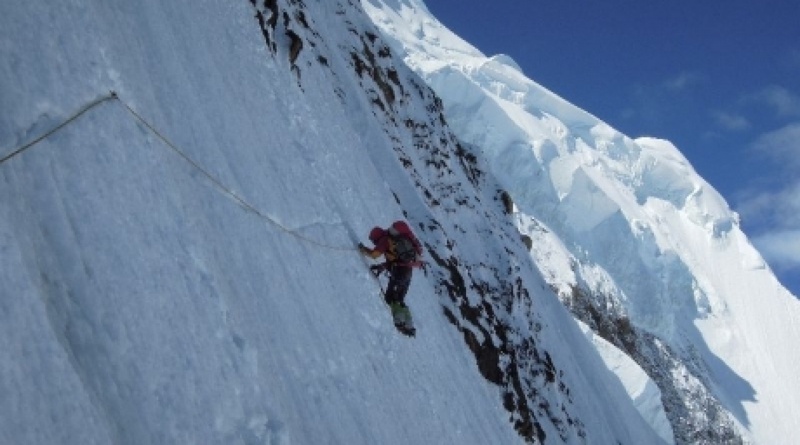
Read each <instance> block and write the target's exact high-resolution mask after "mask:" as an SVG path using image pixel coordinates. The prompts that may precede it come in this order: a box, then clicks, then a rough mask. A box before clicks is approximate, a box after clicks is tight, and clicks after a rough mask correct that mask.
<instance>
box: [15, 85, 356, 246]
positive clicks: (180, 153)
mask: <svg viewBox="0 0 800 445" xmlns="http://www.w3.org/2000/svg"><path fill="white" fill-rule="evenodd" d="M109 100H116V101H117V102H119V103H120V104H121V105H122V106H123V107H124V109H125V110H127V111H128V113H130V115H131V116H133V117H134V118H135V119H136V120H137V121H139V122H140V123H141V124H142V125H144V126H145V127H146V128H147V129H148V130H149V131H150V132H152V133H153V134H154V135H155V136H156V137H157V138H158V139H160V140H161V141H162V142H163V143H164V144H165V145H166V146H167V147H169V148H170V149H171V150H172V151H174V152H175V153H177V154H178V156H180V157H181V158H182V159H183V160H184V161H186V162H187V163H189V165H191V166H192V167H194V168H195V169H196V170H198V171H199V172H200V173H202V174H203V175H204V176H205V177H206V178H207V179H208V180H209V181H211V183H212V184H213V185H214V186H215V187H216V188H217V189H218V190H219V191H221V192H222V193H224V194H226V195H228V196H229V197H230V198H231V199H233V200H234V201H236V203H238V204H239V205H240V206H241V207H242V208H244V209H245V210H248V211H250V212H252V213H253V214H255V215H256V216H258V217H259V218H261V219H263V220H265V221H267V222H269V223H270V224H272V225H274V226H275V227H277V228H278V229H280V230H282V231H284V232H286V233H287V234H289V235H291V236H294V237H295V238H298V239H301V240H303V241H305V242H308V243H311V244H314V245H317V246H319V247H323V248H325V249H331V250H341V251H356V250H358V249H356V248H353V247H337V246H331V245H327V244H324V243H321V242H319V241H317V240H314V239H311V238H308V237H306V236H303V235H302V234H300V233H298V232H296V231H294V230H292V229H289V228H288V227H286V226H284V225H283V224H281V223H279V222H278V221H276V220H275V219H274V218H272V217H270V216H268V215H266V214H265V213H264V212H262V211H261V210H259V209H258V208H256V207H255V206H253V205H252V204H250V203H249V202H247V201H246V200H244V199H243V198H241V197H240V196H239V195H237V194H236V193H235V192H234V191H233V190H231V189H230V188H228V187H226V186H225V184H223V183H222V181H220V180H219V179H217V178H216V176H214V175H212V174H211V173H209V172H208V170H206V169H205V168H203V167H202V166H201V165H200V164H198V163H197V162H195V161H194V159H192V158H191V157H189V155H187V154H186V153H185V152H184V151H183V150H181V149H180V148H178V146H177V145H175V144H174V143H173V142H172V141H171V140H170V139H169V138H167V137H166V136H164V135H163V134H162V133H161V132H160V131H158V129H157V128H156V127H155V126H153V125H152V124H150V122H149V121H148V120H146V119H145V118H143V117H142V116H141V115H140V114H139V113H137V112H136V110H134V109H133V108H132V107H131V106H130V105H128V104H127V103H126V102H125V101H123V100H122V99H121V98H120V97H119V96H118V95H117V93H116V92H115V91H111V92H109V93H108V94H107V95H105V96H102V97H99V98H97V99H95V100H93V101H92V102H89V103H88V104H86V105H85V106H83V108H81V109H80V110H78V111H77V112H75V113H74V114H73V115H72V116H70V117H69V118H67V119H66V120H65V121H64V122H62V123H61V124H59V125H58V126H56V127H55V128H53V129H52V130H50V131H48V132H46V133H44V134H42V135H41V136H39V137H37V138H36V139H34V140H33V141H31V142H28V143H27V144H25V145H23V146H21V147H19V148H18V149H16V150H14V151H12V152H11V153H9V154H8V155H6V156H4V157H3V158H2V159H0V165H2V164H3V163H4V162H6V161H7V160H9V159H11V158H13V157H14V156H16V155H18V154H20V153H22V152H23V151H25V150H27V149H29V148H31V147H33V146H34V145H36V144H38V143H39V142H41V141H43V140H45V139H47V138H48V137H50V136H52V135H53V134H54V133H56V132H57V131H59V130H61V129H62V128H64V127H66V126H67V125H69V124H70V123H71V122H73V121H75V119H77V118H78V117H80V116H81V115H83V114H84V113H86V112H87V111H89V110H91V109H92V108H95V107H96V106H98V105H100V104H101V103H103V102H106V101H109Z"/></svg>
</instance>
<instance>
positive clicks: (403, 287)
mask: <svg viewBox="0 0 800 445" xmlns="http://www.w3.org/2000/svg"><path fill="white" fill-rule="evenodd" d="M388 270H389V285H388V286H387V287H386V303H388V304H392V303H400V304H402V305H403V306H405V302H404V301H403V300H405V298H406V293H407V292H408V286H409V285H410V284H411V275H412V272H413V269H412V268H411V267H410V266H400V265H396V264H394V265H390V266H389V268H388Z"/></svg>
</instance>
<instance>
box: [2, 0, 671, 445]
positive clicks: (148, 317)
mask: <svg viewBox="0 0 800 445" xmlns="http://www.w3.org/2000/svg"><path fill="white" fill-rule="evenodd" d="M304 3H309V4H308V5H304ZM405 4H407V3H401V2H396V3H395V5H394V6H395V7H398V8H400V7H401V6H402V5H405ZM423 11H424V10H423ZM0 42H2V43H0V58H2V60H4V61H5V62H6V63H4V64H3V65H2V67H1V68H0V82H2V85H4V88H3V94H2V95H0V110H2V114H3V116H4V119H2V120H0V147H1V148H0V149H1V150H2V151H0V156H5V155H6V154H7V153H10V152H12V151H13V150H14V149H15V148H17V147H21V146H24V145H25V144H27V143H29V142H30V141H32V140H34V139H35V138H36V137H38V136H39V135H41V134H43V133H44V132H47V131H48V130H50V129H53V128H57V126H58V125H60V124H61V123H62V122H64V121H65V120H66V119H68V118H69V117H70V116H72V115H73V111H76V110H78V109H80V107H81V106H82V105H83V104H86V103H89V102H91V101H93V100H96V99H99V98H103V97H106V95H107V94H108V92H109V91H110V90H114V91H116V92H117V93H118V95H119V100H116V99H108V100H106V101H103V102H102V103H99V105H97V106H96V107H93V108H91V109H90V110H88V111H87V112H86V113H84V114H82V115H81V116H79V117H77V118H76V119H75V120H73V121H71V122H69V123H68V124H67V125H66V126H64V127H63V128H61V129H59V130H58V131H56V132H55V133H53V134H52V135H50V136H48V137H47V138H45V139H43V140H41V141H40V142H39V143H37V144H35V145H33V146H31V147H30V148H29V149H27V150H24V151H23V152H21V153H20V154H18V155H16V156H13V157H11V158H9V159H7V160H6V161H5V162H3V163H2V164H0V281H1V282H2V283H3V285H2V290H0V292H1V293H2V294H1V295H0V306H2V311H0V317H2V318H0V334H2V336H3V338H4V345H6V346H5V347H4V348H2V349H0V393H2V394H3V397H2V400H0V442H3V443H32V444H34V443H36V444H38V443H41V444H50V443H81V444H91V443H98V444H106V443H120V444H128V443H129V444H142V443H219V444H229V443H244V444H256V443H270V444H290V443H301V444H305V443H347V444H376V443H380V444H408V443H465V444H469V443H474V444H487V443H503V444H506V443H508V444H512V443H521V442H523V441H525V440H527V441H530V442H534V441H540V442H547V443H561V442H582V441H589V442H596V443H625V444H640V443H659V438H658V436H657V435H656V434H655V433H654V432H653V430H652V428H650V427H649V426H648V425H647V424H646V423H645V421H644V420H643V418H642V416H641V415H640V414H639V413H638V412H637V411H636V410H635V408H634V406H633V404H632V403H631V401H630V400H629V399H628V397H627V396H626V394H625V391H624V388H623V386H622V385H621V384H620V382H619V381H618V379H616V378H615V377H614V375H613V374H611V373H610V372H608V370H607V369H606V368H605V366H603V364H602V362H601V358H600V356H599V355H598V354H597V353H596V351H595V350H594V349H593V348H592V347H591V345H590V343H589V342H588V341H587V340H586V338H585V337H584V336H583V334H582V333H581V332H580V330H579V329H578V327H577V326H576V325H575V323H574V322H573V320H572V319H571V318H570V316H569V314H568V313H567V312H566V311H565V310H564V308H563V306H562V305H560V303H559V302H558V300H557V299H556V297H555V295H554V294H553V293H552V292H551V291H550V290H549V289H548V288H547V286H546V284H545V283H544V282H543V281H542V280H541V278H540V277H539V276H537V275H536V274H535V273H534V270H533V265H532V263H531V260H530V258H529V257H528V256H527V252H525V251H524V249H523V248H522V247H521V244H520V243H519V237H518V233H517V232H516V228H515V227H514V225H513V223H512V221H511V220H510V218H509V216H508V215H505V214H503V212H502V210H501V206H500V205H499V203H498V202H497V200H496V199H495V198H496V194H497V184H496V183H495V182H494V180H493V179H492V177H491V175H488V174H485V173H484V171H483V168H482V165H480V164H479V161H478V159H477V158H476V156H475V155H474V154H473V153H472V152H471V151H470V150H469V149H468V147H463V146H461V145H460V144H459V143H458V141H456V139H455V138H454V137H453V135H452V133H451V132H450V130H449V128H448V127H446V126H445V124H444V119H443V117H442V116H441V111H442V109H441V103H440V102H439V101H438V99H437V98H436V97H435V96H434V95H433V94H432V92H431V91H430V90H429V89H428V88H427V87H425V85H423V84H422V83H421V81H420V79H419V78H418V77H416V76H415V75H413V73H412V72H411V71H410V70H408V69H407V68H406V67H405V66H403V64H402V62H401V61H400V60H399V59H396V58H394V57H393V56H392V52H391V50H390V49H389V48H388V47H387V46H386V45H385V43H384V42H383V40H382V39H381V38H379V36H378V32H377V30H376V29H374V27H373V25H372V24H371V21H370V20H369V19H368V18H367V17H366V16H365V15H364V13H363V11H362V10H361V9H360V8H359V7H357V6H355V5H353V4H351V3H350V2H345V1H341V2H340V1H324V2H295V1H280V0H279V1H270V2H256V1H252V2H247V1H244V0H241V1H238V2H218V1H191V2H189V1H170V2H163V1H155V0H143V1H138V2H130V1H118V0H112V1H109V0H97V1H83V2H66V3H52V2H47V1H40V0H32V1H27V2H19V3H17V4H15V5H14V6H11V5H8V6H5V7H4V11H3V14H2V15H1V16H0ZM498 63H504V64H506V65H508V64H509V63H510V62H508V61H507V60H503V59H500V60H499V61H498ZM8 86H13V88H11V87H8ZM128 107H130V108H128ZM134 112H135V113H136V114H134ZM140 117H141V119H140ZM403 217H406V218H407V219H408V220H409V221H411V222H412V223H413V226H414V228H415V230H417V231H418V235H419V236H420V238H421V239H422V240H423V242H424V243H425V245H426V250H427V253H426V255H427V259H428V261H429V263H430V265H429V269H428V271H427V273H422V272H417V273H416V275H415V278H414V280H413V282H412V286H411V290H410V293H409V297H408V299H407V302H408V304H409V305H410V306H411V309H412V311H413V312H414V315H415V320H416V324H417V327H418V329H419V333H418V336H417V338H415V339H413V340H411V339H407V338H405V337H402V336H401V335H399V334H398V333H397V332H396V330H395V329H394V327H393V326H392V325H391V320H390V316H389V314H388V310H387V308H386V306H385V305H384V303H383V302H382V301H381V299H380V289H379V287H378V285H377V283H376V282H375V281H374V279H373V278H372V277H371V276H370V275H369V273H368V272H367V270H366V267H365V262H364V260H363V259H362V258H361V257H360V256H359V254H358V253H357V252H356V251H355V249H354V243H355V242H356V241H358V240H359V239H364V238H365V235H366V233H367V232H368V231H369V229H370V228H371V227H372V226H373V225H376V224H382V225H385V224H388V223H389V222H391V221H392V220H395V219H399V218H403ZM382 284H383V285H385V282H384V283H382Z"/></svg>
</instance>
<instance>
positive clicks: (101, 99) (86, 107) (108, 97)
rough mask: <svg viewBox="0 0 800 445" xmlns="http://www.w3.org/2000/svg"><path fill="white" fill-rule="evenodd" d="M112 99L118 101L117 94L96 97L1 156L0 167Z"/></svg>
mask: <svg viewBox="0 0 800 445" xmlns="http://www.w3.org/2000/svg"><path fill="white" fill-rule="evenodd" d="M112 99H119V98H118V97H117V93H115V92H113V91H112V92H110V93H109V94H106V95H105V96H101V97H98V98H97V99H95V100H93V101H91V102H89V103H88V104H86V105H84V106H83V108H81V109H80V110H78V111H76V112H75V113H74V114H72V116H70V117H69V118H67V119H66V120H65V121H64V122H62V123H61V124H59V125H58V126H56V127H55V128H53V129H52V130H50V131H48V132H46V133H44V134H43V135H41V136H39V137H37V138H36V139H34V140H32V141H30V142H28V143H27V144H25V145H23V146H21V147H19V148H18V149H16V150H14V151H12V152H11V153H9V154H7V155H5V156H3V158H2V159H0V165H2V164H3V163H4V162H6V161H8V160H9V159H11V158H13V157H14V156H16V155H18V154H20V153H22V152H23V151H25V150H27V149H29V148H31V147H33V146H34V145H36V144H38V143H39V142H42V141H43V140H45V139H47V138H49V137H50V136H52V135H53V133H55V132H57V131H58V130H61V129H62V128H64V127H66V126H67V125H69V124H71V123H72V121H74V120H75V119H77V118H79V117H81V115H83V113H86V112H87V111H89V110H91V109H92V108H94V107H96V106H98V105H100V104H101V103H103V102H105V101H108V100H112Z"/></svg>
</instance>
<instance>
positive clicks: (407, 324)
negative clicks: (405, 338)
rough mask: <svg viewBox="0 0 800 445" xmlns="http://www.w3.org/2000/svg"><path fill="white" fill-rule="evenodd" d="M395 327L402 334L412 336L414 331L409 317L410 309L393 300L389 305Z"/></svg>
mask: <svg viewBox="0 0 800 445" xmlns="http://www.w3.org/2000/svg"><path fill="white" fill-rule="evenodd" d="M389 307H390V308H391V309H392V318H393V319H394V325H395V327H396V328H397V329H398V330H399V331H400V332H402V333H403V334H406V335H410V336H413V335H414V334H415V333H416V328H414V323H413V321H412V319H411V310H410V309H408V306H406V305H405V304H403V303H398V302H394V303H391V304H390V305H389Z"/></svg>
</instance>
